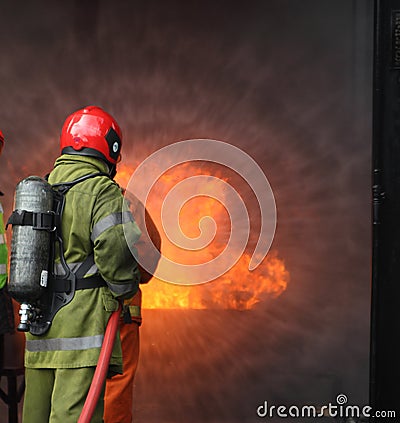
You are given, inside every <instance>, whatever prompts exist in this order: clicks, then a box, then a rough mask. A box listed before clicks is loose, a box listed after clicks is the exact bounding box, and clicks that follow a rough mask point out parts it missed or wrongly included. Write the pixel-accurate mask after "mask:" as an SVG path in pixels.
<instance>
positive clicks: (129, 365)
mask: <svg viewBox="0 0 400 423" xmlns="http://www.w3.org/2000/svg"><path fill="white" fill-rule="evenodd" d="M125 198H126V199H127V201H128V204H129V206H130V210H131V212H132V215H133V217H134V219H135V221H136V222H137V224H138V226H139V229H140V230H141V232H142V235H141V237H140V238H139V240H138V241H137V242H136V244H135V246H136V249H137V254H138V257H139V269H140V274H141V279H140V283H141V284H145V283H148V282H149V281H150V279H151V278H152V276H153V274H154V272H155V269H156V267H157V264H158V262H159V260H160V251H161V237H160V233H159V232H158V230H157V227H156V225H155V223H154V222H153V220H152V219H151V217H150V215H149V213H148V212H147V210H146V209H145V208H144V206H143V204H142V203H141V202H140V201H139V200H138V199H137V198H136V197H135V196H134V195H133V194H132V193H130V192H126V193H125ZM146 229H147V231H148V234H149V238H150V239H147V237H145V236H144V234H145V231H146ZM150 243H151V244H153V245H154V246H155V247H156V251H155V250H154V249H152V248H149V247H150ZM140 257H146V264H147V266H146V267H147V270H146V269H144V268H143V267H141V266H140ZM141 305H142V292H141V290H140V288H139V290H138V292H137V293H136V294H135V295H134V297H133V298H132V300H131V301H130V302H127V304H126V305H125V310H124V311H123V314H122V316H121V319H120V334H121V344H122V356H123V368H124V371H123V373H122V375H116V376H115V377H113V378H112V379H107V383H106V393H105V397H104V422H105V423H116V422H118V423H131V422H132V421H133V415H132V410H133V382H134V378H135V374H136V370H137V366H138V362H139V347H140V342H139V327H140V326H141V324H142V315H141Z"/></svg>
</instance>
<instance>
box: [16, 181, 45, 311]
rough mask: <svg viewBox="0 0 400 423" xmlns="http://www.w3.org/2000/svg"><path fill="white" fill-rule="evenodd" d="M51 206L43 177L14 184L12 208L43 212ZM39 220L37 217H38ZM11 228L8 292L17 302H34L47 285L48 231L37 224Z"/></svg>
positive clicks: (17, 211) (18, 212)
mask: <svg viewBox="0 0 400 423" xmlns="http://www.w3.org/2000/svg"><path fill="white" fill-rule="evenodd" d="M52 208H53V192H52V188H51V185H50V184H49V183H48V182H47V181H46V180H45V179H43V178H40V177H38V176H29V177H28V178H26V179H23V180H22V181H21V182H19V184H18V185H17V187H16V190H15V198H14V210H15V212H16V213H17V214H22V213H23V211H24V210H25V211H27V212H39V213H40V212H42V213H46V212H49V211H51V210H52ZM39 221H40V219H39ZM36 226H37V227H36V228H35V227H34V226H31V225H19V224H14V225H13V227H12V237H11V255H10V274H9V291H10V293H11V295H12V296H13V298H15V299H16V300H17V301H18V302H20V303H31V302H35V301H36V300H38V299H39V298H40V296H41V295H42V293H43V290H44V289H45V287H46V285H47V276H48V273H47V272H48V268H49V260H50V252H51V246H50V244H51V236H52V235H51V232H50V231H49V230H48V228H47V229H40V224H39V225H36Z"/></svg>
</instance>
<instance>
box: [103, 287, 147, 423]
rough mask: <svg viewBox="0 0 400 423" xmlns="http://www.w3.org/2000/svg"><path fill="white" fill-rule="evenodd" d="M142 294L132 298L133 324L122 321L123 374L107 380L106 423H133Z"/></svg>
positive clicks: (139, 292) (105, 397) (105, 398)
mask: <svg viewBox="0 0 400 423" xmlns="http://www.w3.org/2000/svg"><path fill="white" fill-rule="evenodd" d="M141 302H142V292H141V291H140V289H139V291H138V292H137V293H136V294H135V296H134V297H133V298H132V300H131V303H130V307H129V309H130V312H131V317H132V323H124V320H123V318H121V319H120V337H121V344H122V357H123V373H122V375H116V376H114V377H113V378H111V379H107V382H106V393H105V396H104V422H105V423H131V422H132V408H133V380H134V377H135V373H136V369H137V366H138V362H139V325H140V323H141V321H142V318H141V316H140V306H141Z"/></svg>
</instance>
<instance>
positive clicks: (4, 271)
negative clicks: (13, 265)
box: [0, 264, 7, 275]
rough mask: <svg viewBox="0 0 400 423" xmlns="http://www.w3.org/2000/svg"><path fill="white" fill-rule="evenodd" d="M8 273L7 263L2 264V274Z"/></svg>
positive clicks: (0, 270) (0, 269)
mask: <svg viewBox="0 0 400 423" xmlns="http://www.w3.org/2000/svg"><path fill="white" fill-rule="evenodd" d="M6 273H7V265H6V264H0V275H5V274H6Z"/></svg>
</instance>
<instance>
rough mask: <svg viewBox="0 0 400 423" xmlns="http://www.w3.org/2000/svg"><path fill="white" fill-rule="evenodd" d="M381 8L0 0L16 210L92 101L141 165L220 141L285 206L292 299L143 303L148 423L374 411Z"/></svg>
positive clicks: (140, 417)
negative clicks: (341, 407)
mask: <svg viewBox="0 0 400 423" xmlns="http://www.w3.org/2000/svg"><path fill="white" fill-rule="evenodd" d="M82 4H84V5H85V6H84V7H83V6H82ZM372 14H373V10H372V1H369V0H368V1H357V0H355V1H348V0H303V1H297V0H266V1H262V0H253V1H251V2H247V3H246V4H245V3H244V2H234V1H220V2H212V1H209V0H205V1H187V2H184V1H178V0H173V1H167V2H163V1H155V0H154V1H147V2H144V1H130V2H129V1H114V2H106V1H86V2H78V1H76V2H75V3H73V2H63V3H62V4H61V3H59V2H52V1H50V0H48V1H44V0H40V1H36V2H26V3H24V4H23V5H20V4H18V5H17V4H14V3H12V2H2V4H1V5H0V16H1V25H0V53H1V56H0V57H1V66H0V81H1V84H0V98H1V100H2V107H1V108H0V128H1V129H2V131H3V132H4V134H5V135H6V138H7V145H6V148H5V150H4V154H3V156H2V158H1V159H0V160H1V161H0V163H1V164H0V166H1V167H0V169H1V174H0V189H1V190H2V191H3V192H5V193H6V196H5V197H3V198H4V200H2V201H3V204H4V206H5V211H6V215H7V214H9V213H10V212H11V210H12V195H13V191H14V187H15V185H16V183H17V182H18V181H19V180H20V179H22V178H24V177H26V176H28V175H30V174H39V175H43V174H45V173H46V172H48V171H49V170H50V169H51V167H52V164H53V161H54V159H55V158H56V157H57V155H58V136H59V132H60V129H61V126H62V123H63V120H64V119H65V117H66V116H67V115H68V114H69V113H70V112H72V111H74V110H75V109H77V108H80V107H82V106H84V105H87V104H99V105H101V106H103V107H104V108H105V109H106V110H109V111H110V112H111V113H112V114H114V115H115V116H116V117H117V119H118V121H119V122H120V124H121V126H122V128H123V132H124V137H125V146H124V152H123V154H124V156H123V159H124V160H125V161H126V162H127V163H137V162H140V161H141V160H143V159H144V158H145V157H146V156H147V155H148V154H150V153H151V152H153V151H155V150H157V149H158V148H160V147H162V146H164V145H167V144H170V143H173V142H175V141H178V140H184V139H191V138H212V139H218V140H222V141H226V142H229V143H231V144H234V145H236V146H238V147H240V148H242V149H243V150H245V151H246V152H247V153H248V154H249V155H251V156H252V157H253V158H254V159H256V160H257V162H258V163H259V165H260V166H261V167H262V169H263V170H264V172H265V174H266V175H267V177H268V179H269V181H270V183H271V186H272V188H273V191H274V194H275V197H276V202H277V208H278V227H277V232H276V236H275V240H274V244H273V249H274V250H275V251H276V252H277V254H278V256H279V257H280V258H282V259H283V260H284V261H285V264H286V267H287V268H288V270H289V272H290V275H291V280H290V284H289V287H288V290H287V291H286V292H285V293H284V294H283V295H282V296H281V297H279V298H278V299H276V300H266V301H265V302H262V303H260V304H258V305H257V307H256V309H255V310H252V311H250V312H235V311H226V312H225V311H221V310H219V311H216V310H214V311H212V310H211V311H191V310H188V311H183V310H182V311H162V310H154V311H145V314H144V317H145V321H144V325H143V328H142V350H141V362H140V368H139V371H138V375H137V379H136V386H135V413H136V416H137V419H136V421H137V422H143V423H152V422H156V421H157V422H163V423H178V422H182V423H186V422H189V421H190V422H202V423H204V422H209V423H220V422H226V423H235V422H257V421H261V419H259V418H257V415H256V408H257V406H258V405H260V404H261V403H263V401H264V400H268V402H269V403H270V404H277V405H279V404H287V405H292V404H294V405H301V404H305V403H309V404H321V405H323V404H326V403H328V402H329V401H331V402H334V400H335V397H336V395H337V394H339V393H344V394H346V395H347V396H348V397H349V403H353V404H361V405H363V404H366V403H367V401H368V356H369V339H368V336H369V333H368V332H369V302H370V298H369V286H370V194H369V192H370V191H369V189H370V177H369V174H370V150H371V135H370V120H371V104H370V103H371V98H370V91H371V87H370V86H371V78H370V75H371V72H372V70H371V66H372V65H371V57H372ZM238 277H239V278H246V279H247V280H248V282H249V284H251V274H247V275H238ZM286 420H289V419H286Z"/></svg>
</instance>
